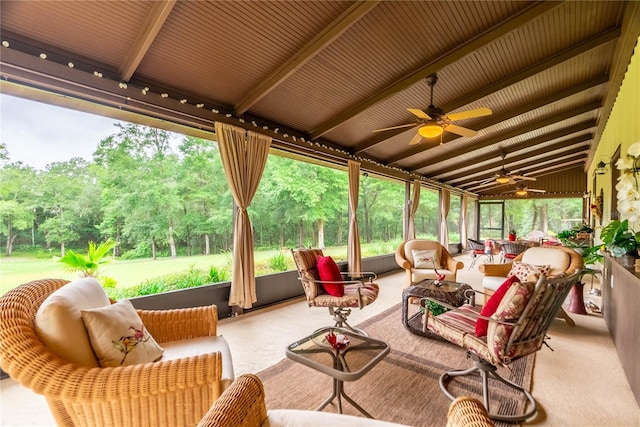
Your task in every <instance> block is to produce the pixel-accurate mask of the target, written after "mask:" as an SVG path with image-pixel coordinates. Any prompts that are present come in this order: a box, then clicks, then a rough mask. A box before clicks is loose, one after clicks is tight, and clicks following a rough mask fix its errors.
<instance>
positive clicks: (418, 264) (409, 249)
mask: <svg viewBox="0 0 640 427" xmlns="http://www.w3.org/2000/svg"><path fill="white" fill-rule="evenodd" d="M396 262H397V263H398V265H399V266H400V267H402V268H403V269H404V270H405V271H406V274H407V286H409V285H412V284H414V283H417V282H420V281H421V280H425V279H436V278H437V274H436V272H437V273H439V274H443V275H444V280H447V281H451V282H455V281H456V279H457V273H458V270H459V269H461V268H464V264H463V263H462V262H461V261H456V259H455V258H453V257H452V256H451V254H450V253H449V251H448V250H447V249H446V248H444V247H443V246H442V245H441V244H440V243H439V242H434V241H431V240H407V241H406V242H403V243H401V244H400V246H398V250H397V251H396ZM434 266H435V268H434Z"/></svg>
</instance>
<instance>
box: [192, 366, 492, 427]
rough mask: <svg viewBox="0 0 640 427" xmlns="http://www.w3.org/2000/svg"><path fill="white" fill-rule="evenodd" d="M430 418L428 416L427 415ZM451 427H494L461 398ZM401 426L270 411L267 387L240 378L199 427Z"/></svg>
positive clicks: (475, 406)
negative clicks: (265, 389)
mask: <svg viewBox="0 0 640 427" xmlns="http://www.w3.org/2000/svg"><path fill="white" fill-rule="evenodd" d="M425 416H427V415H425ZM447 419H448V422H447V426H448V427H468V426H475V427H491V426H493V422H492V421H491V419H489V416H488V414H487V412H486V411H485V409H484V407H483V406H482V403H480V402H479V401H477V400H475V399H473V398H470V397H461V398H459V399H456V401H455V402H453V403H452V404H451V406H450V407H449V412H448V414H447ZM229 426H233V427H263V426H265V427H266V426H269V427H285V426H297V427H315V426H317V427H320V426H322V427H325V426H334V427H347V426H348V427H359V426H363V427H364V426H367V427H369V426H370V427H402V426H401V425H400V424H394V423H389V422H385V421H377V420H372V419H369V418H363V417H355V416H352V415H343V414H336V413H331V412H318V411H310V410H297V409H269V410H267V407H266V404H265V392H264V385H263V384H262V381H260V378H258V377H257V376H255V375H251V374H245V375H242V376H240V377H238V379H237V380H236V381H235V382H234V383H233V384H232V385H231V387H229V388H228V389H227V390H226V391H225V392H224V393H223V394H222V396H220V399H218V400H216V402H215V403H214V404H213V405H211V408H210V409H209V412H207V414H206V415H205V416H204V417H203V418H202V420H200V423H199V424H198V427H229Z"/></svg>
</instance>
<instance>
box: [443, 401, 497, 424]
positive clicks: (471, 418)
mask: <svg viewBox="0 0 640 427" xmlns="http://www.w3.org/2000/svg"><path fill="white" fill-rule="evenodd" d="M471 425H472V426H474V427H493V426H494V424H493V421H492V420H491V418H489V414H488V413H487V410H486V409H485V407H484V406H482V403H481V402H480V401H479V400H476V399H474V398H472V397H467V396H461V397H458V398H456V399H455V400H454V401H453V402H451V405H450V406H449V412H448V413H447V427H465V426H471Z"/></svg>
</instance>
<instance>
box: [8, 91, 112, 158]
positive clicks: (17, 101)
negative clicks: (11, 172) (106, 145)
mask: <svg viewBox="0 0 640 427" xmlns="http://www.w3.org/2000/svg"><path fill="white" fill-rule="evenodd" d="M117 122H118V121H117V120H114V119H111V118H107V117H102V116H97V115H94V114H89V113H84V112H80V111H75V110H70V109H67V108H62V107H57V106H53V105H49V104H44V103H40V102H35V101H31V100H28V99H22V98H18V97H14V96H10V95H5V94H0V141H1V142H2V144H4V146H5V147H6V149H7V151H8V153H9V161H11V162H16V161H22V162H24V163H25V164H27V165H29V166H32V167H34V168H35V169H40V170H42V169H44V168H45V166H46V165H48V164H50V163H53V162H63V161H66V160H69V159H71V158H72V157H82V158H84V159H86V160H87V161H91V159H92V158H93V153H94V151H95V150H96V148H97V146H98V143H99V142H100V140H101V139H103V138H105V137H107V136H109V135H111V134H113V133H115V132H116V131H117V128H116V127H115V126H114V124H115V123H117Z"/></svg>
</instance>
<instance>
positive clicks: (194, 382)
mask: <svg viewBox="0 0 640 427" xmlns="http://www.w3.org/2000/svg"><path fill="white" fill-rule="evenodd" d="M67 283H68V281H67V280H61V279H45V280H38V281H33V282H30V283H27V284H24V285H21V286H18V287H17V288H15V289H13V290H11V291H9V292H7V293H6V294H5V295H3V296H2V297H0V367H2V369H3V370H4V371H5V372H7V373H8V374H9V375H10V376H11V377H12V378H13V379H14V380H16V381H17V382H19V383H20V384H22V385H23V386H25V387H27V388H29V389H31V390H33V391H34V392H36V393H38V394H42V395H44V396H45V398H46V400H47V403H48V404H49V407H50V409H51V411H52V413H53V415H54V418H55V420H56V423H57V424H58V425H61V426H119V427H122V426H150V425H156V426H170V425H183V426H185V425H196V424H197V423H198V421H199V420H200V418H202V416H203V415H204V414H205V413H206V412H207V410H208V409H209V407H210V406H211V404H212V403H213V402H214V401H215V400H216V399H217V398H218V397H219V396H220V395H221V394H222V391H223V384H222V381H221V378H222V355H221V353H220V352H211V353H207V354H200V355H197V356H192V357H184V358H181V359H174V360H166V361H163V360H160V361H158V362H152V363H145V364H139V365H130V366H120V367H115V368H112V367H110V368H100V367H94V368H90V367H86V366H80V365H78V364H74V363H71V362H68V361H66V360H64V359H63V358H61V357H59V356H58V355H56V354H55V353H53V352H51V351H50V350H49V349H48V348H47V347H46V346H45V345H44V343H43V342H42V341H41V340H40V339H39V338H38V336H37V335H36V331H35V324H34V320H35V315H36V312H37V310H38V308H39V307H40V305H41V304H42V302H43V301H44V300H45V299H46V298H47V297H48V296H49V295H50V294H51V293H53V292H54V291H56V290H57V289H59V288H61V287H63V286H64V285H65V284H67ZM138 314H139V315H140V317H141V319H142V321H143V322H144V325H145V327H146V328H147V330H148V331H149V332H150V333H151V335H152V336H153V337H154V338H155V340H156V341H157V342H158V344H160V345H162V344H163V343H167V342H169V341H174V342H175V341H181V340H187V339H192V338H196V337H209V336H215V335H216V328H217V321H218V317H217V308H216V306H215V305H212V306H207V307H196V308H190V309H179V310H163V311H155V310H154V311H144V310H138Z"/></svg>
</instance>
